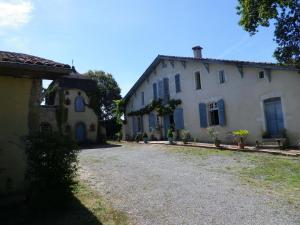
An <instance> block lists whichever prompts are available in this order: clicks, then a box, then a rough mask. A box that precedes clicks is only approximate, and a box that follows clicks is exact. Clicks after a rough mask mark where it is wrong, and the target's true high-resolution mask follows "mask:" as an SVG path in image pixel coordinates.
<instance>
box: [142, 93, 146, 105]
mask: <svg viewBox="0 0 300 225" xmlns="http://www.w3.org/2000/svg"><path fill="white" fill-rule="evenodd" d="M141 100H142V105H145V93H144V92H142V93H141Z"/></svg>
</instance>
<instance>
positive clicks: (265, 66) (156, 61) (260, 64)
mask: <svg viewBox="0 0 300 225" xmlns="http://www.w3.org/2000/svg"><path fill="white" fill-rule="evenodd" d="M163 60H170V61H181V62H187V61H199V62H202V63H207V64H212V63H217V64H231V65H236V66H242V67H254V68H262V69H277V70H292V71H299V69H297V68H296V67H295V66H285V65H280V64H277V63H268V62H250V61H241V60H226V59H213V58H195V57H181V56H169V55H158V56H157V57H156V58H155V59H154V61H153V62H152V63H151V64H150V66H149V67H148V68H147V69H146V71H145V72H144V73H143V74H142V76H140V78H139V79H138V80H137V81H136V82H135V84H134V85H133V86H132V88H131V89H130V90H129V91H128V93H127V94H126V95H125V97H124V98H123V99H124V101H125V102H127V101H128V100H129V98H130V97H131V96H132V95H133V94H134V92H135V91H136V90H137V88H138V87H139V86H140V85H141V84H142V83H143V82H144V81H145V80H146V79H147V78H148V76H149V75H150V74H151V73H152V71H153V70H154V69H155V68H156V67H157V65H158V64H159V63H160V62H161V61H163Z"/></svg>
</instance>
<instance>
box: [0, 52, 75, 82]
mask: <svg viewBox="0 0 300 225" xmlns="http://www.w3.org/2000/svg"><path fill="white" fill-rule="evenodd" d="M0 68H1V73H0V76H1V75H5V76H8V75H11V76H27V77H34V76H40V77H43V78H49V79H51V78H52V77H53V76H54V77H55V75H66V74H69V73H70V72H71V67H70V65H68V64H63V63H59V62H55V61H52V60H49V59H44V58H41V57H37V56H33V55H28V54H23V53H16V52H7V51H0Z"/></svg>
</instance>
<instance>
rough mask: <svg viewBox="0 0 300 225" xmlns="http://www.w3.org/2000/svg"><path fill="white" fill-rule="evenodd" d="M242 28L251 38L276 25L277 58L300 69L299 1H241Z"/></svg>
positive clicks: (239, 12)
mask: <svg viewBox="0 0 300 225" xmlns="http://www.w3.org/2000/svg"><path fill="white" fill-rule="evenodd" d="M238 2H239V4H238V6H237V13H238V15H240V16H241V18H240V22H239V24H240V25H241V26H242V27H243V28H244V29H245V30H246V31H247V32H249V33H250V34H251V35H254V34H255V33H257V32H258V27H259V26H263V27H269V26H270V22H274V25H275V32H274V40H275V41H276V43H277V45H278V46H277V48H276V50H275V52H274V56H275V57H276V59H277V60H278V62H279V63H282V64H289V65H296V66H297V67H300V0H238Z"/></svg>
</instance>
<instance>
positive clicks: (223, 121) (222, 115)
mask: <svg viewBox="0 0 300 225" xmlns="http://www.w3.org/2000/svg"><path fill="white" fill-rule="evenodd" d="M217 105H218V109H219V124H220V126H222V127H223V126H225V125H226V118H225V104H224V100H223V99H221V100H219V101H218V102H217Z"/></svg>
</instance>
